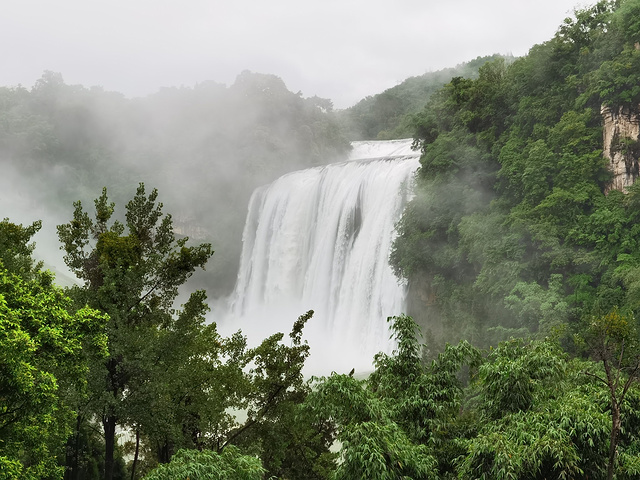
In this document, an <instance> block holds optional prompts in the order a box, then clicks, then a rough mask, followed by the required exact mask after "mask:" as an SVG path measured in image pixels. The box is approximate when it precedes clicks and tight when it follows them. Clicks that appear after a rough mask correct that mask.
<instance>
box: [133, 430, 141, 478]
mask: <svg viewBox="0 0 640 480" xmlns="http://www.w3.org/2000/svg"><path fill="white" fill-rule="evenodd" d="M139 451H140V429H139V428H136V452H135V453H134V455H133V464H132V465H131V480H135V478H136V464H137V463H138V453H139Z"/></svg>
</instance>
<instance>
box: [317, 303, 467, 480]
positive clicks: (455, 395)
mask: <svg viewBox="0 0 640 480" xmlns="http://www.w3.org/2000/svg"><path fill="white" fill-rule="evenodd" d="M388 320H389V322H391V330H392V332H393V336H394V339H395V341H396V342H397V348H396V350H394V352H393V353H392V355H386V354H379V355H377V356H376V358H375V364H376V370H375V371H374V372H373V373H372V374H371V376H370V377H369V379H368V380H367V381H363V380H358V379H356V378H354V377H353V376H351V375H338V374H335V373H334V374H332V375H331V376H330V377H328V378H326V379H321V380H320V381H319V382H318V384H317V386H316V388H315V389H314V391H313V392H312V393H311V394H309V397H308V400H307V402H306V404H307V406H308V408H310V409H311V410H312V411H313V412H315V414H316V415H317V416H318V417H319V418H323V419H325V420H327V421H330V422H331V423H333V424H334V426H335V429H336V438H337V440H338V441H339V442H340V444H341V450H340V462H338V465H337V466H336V467H335V473H334V478H341V479H356V478H375V479H395V478H444V476H446V475H447V474H449V473H450V472H451V471H452V470H453V468H454V467H453V462H454V459H455V458H456V457H458V456H460V454H461V451H460V449H459V448H457V447H456V445H454V444H455V443H456V442H457V440H456V439H455V434H453V432H456V428H455V418H456V416H457V415H458V413H459V411H460V409H461V406H462V393H463V391H462V384H461V381H460V379H459V378H458V376H459V375H460V371H461V369H462V367H463V366H464V365H469V364H475V363H476V362H477V360H479V354H478V352H477V351H476V350H475V349H474V348H473V347H471V346H470V345H469V344H468V343H466V342H462V343H460V344H459V345H456V346H447V348H446V349H445V351H444V352H442V354H440V355H438V357H437V358H436V359H435V360H433V361H432V362H431V363H430V364H428V365H425V364H424V362H423V358H422V353H423V346H422V345H421V344H420V343H419V342H418V333H417V332H418V327H417V325H416V324H415V322H414V321H413V319H412V318H411V317H408V316H406V315H401V316H399V317H391V318H389V319H388Z"/></svg>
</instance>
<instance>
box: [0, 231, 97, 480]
mask: <svg viewBox="0 0 640 480" xmlns="http://www.w3.org/2000/svg"><path fill="white" fill-rule="evenodd" d="M39 226H40V224H39V222H36V223H34V224H32V225H30V226H28V227H23V226H22V225H16V224H13V223H11V222H9V221H8V220H6V219H5V220H3V221H2V222H0V446H1V448H0V477H1V478H25V479H48V478H59V476H60V475H61V473H62V472H61V468H60V467H59V466H58V464H57V458H56V457H57V456H59V455H61V454H62V453H63V446H64V442H65V439H66V437H67V435H68V433H69V431H70V430H71V426H72V423H73V416H72V410H71V409H72V407H73V401H74V399H76V398H78V397H80V396H82V394H83V393H84V386H85V384H86V375H87V359H88V358H89V354H90V352H93V354H94V355H97V356H100V353H101V352H104V351H105V346H106V345H105V344H106V342H105V338H104V336H103V335H102V332H101V327H102V325H103V324H104V320H105V319H104V316H101V315H99V314H98V312H96V311H95V310H91V309H89V308H83V309H80V310H78V311H74V309H73V305H72V301H71V299H70V298H68V297H67V296H66V295H65V294H64V292H63V291H62V290H61V289H60V288H59V287H56V286H55V285H53V275H51V273H50V272H46V271H42V270H40V267H39V265H38V264H37V263H35V262H34V261H33V258H32V257H31V252H32V251H33V244H29V241H30V240H31V237H32V236H33V235H34V234H35V233H36V232H37V231H38V229H39Z"/></svg>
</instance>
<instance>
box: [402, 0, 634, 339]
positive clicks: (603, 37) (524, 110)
mask: <svg viewBox="0 0 640 480" xmlns="http://www.w3.org/2000/svg"><path fill="white" fill-rule="evenodd" d="M639 9H640V3H638V2H637V1H632V0H628V1H626V2H621V5H619V6H618V2H600V3H598V4H596V5H595V6H593V7H591V8H588V9H586V10H582V11H579V12H577V14H576V17H575V18H574V19H567V20H566V21H565V22H564V23H563V25H562V26H561V27H560V28H559V30H558V32H557V34H556V36H555V37H554V38H553V39H551V40H550V41H548V42H546V43H544V44H542V45H537V46H535V47H534V48H533V49H531V51H530V52H529V54H528V55H527V56H526V57H523V58H520V59H518V60H516V61H515V62H513V63H512V64H510V65H507V64H505V62H503V61H501V60H498V61H495V62H492V63H488V64H486V65H484V66H483V67H481V68H480V75H479V77H478V78H477V79H475V80H470V79H463V78H455V79H454V80H453V81H452V82H451V83H449V84H448V85H447V86H446V87H445V88H444V89H443V90H441V91H440V92H438V94H437V95H435V96H433V97H432V98H431V101H430V103H429V105H428V106H427V107H426V108H425V109H424V110H423V111H422V112H421V113H420V114H419V115H418V116H416V117H415V125H416V129H417V137H416V143H417V145H418V146H419V147H420V148H421V151H422V158H421V168H420V170H419V174H418V176H417V187H416V197H415V198H414V200H413V201H412V202H411V203H410V204H409V205H408V207H407V209H406V211H405V212H404V215H403V218H402V220H401V222H400V224H399V233H400V235H399V238H398V240H397V241H396V242H395V245H394V250H393V253H392V255H391V260H392V264H393V266H394V268H395V269H396V272H397V273H398V274H399V275H401V276H403V277H405V278H408V279H409V282H410V284H411V285H412V288H413V291H414V293H415V292H418V291H421V292H423V296H424V297H426V299H425V301H424V302H419V304H418V306H417V307H415V313H416V314H417V315H418V316H419V317H420V318H417V319H418V320H419V321H420V323H424V324H427V323H428V324H430V325H438V327H437V328H435V327H434V328H433V329H432V334H433V335H434V336H435V337H436V338H437V339H438V341H441V340H442V339H447V340H456V339H460V338H464V339H467V340H469V341H472V342H473V343H474V344H476V345H483V346H487V345H489V344H495V343H496V341H498V340H500V339H506V338H508V337H509V336H511V335H524V334H529V333H535V334H539V335H546V334H549V333H551V332H554V331H562V332H563V335H564V336H565V337H566V336H569V335H570V334H571V333H572V332H576V331H579V330H580V329H581V324H582V322H583V321H584V320H585V319H586V318H589V316H591V315H602V314H606V313H608V312H609V311H611V310H612V309H613V308H614V307H618V308H619V309H620V311H623V312H626V314H630V315H636V314H638V313H639V312H638V308H639V307H640V304H639V303H638V298H637V288H638V273H639V272H640V270H638V268H639V265H640V264H639V261H640V256H639V255H640V249H639V248H638V247H639V245H638V219H639V217H638V215H639V212H638V208H637V206H638V202H639V200H638V198H639V195H640V190H639V189H638V187H636V186H633V187H632V188H630V189H629V190H628V192H626V193H623V192H619V191H611V192H610V193H608V194H606V195H605V193H604V192H605V189H606V188H605V187H606V186H607V184H608V182H609V180H610V175H611V174H610V172H609V170H608V168H607V160H606V159H605V158H604V157H603V152H602V149H603V133H602V124H603V117H602V115H601V108H602V106H603V105H604V106H607V107H610V108H612V109H614V111H615V110H617V109H618V108H620V107H622V108H624V109H626V111H628V112H632V113H637V112H638V108H639V107H638V105H639V104H640V90H639V89H638V85H640V69H638V68H637V66H636V65H637V63H636V62H638V61H640V60H639V59H640V50H638V48H637V45H638V43H637V42H638V40H640V29H639V26H638V22H637V18H638V12H639V11H640V10H639ZM628 140H629V146H628V147H621V148H628V149H629V150H630V151H633V144H635V143H634V142H636V141H637V139H635V140H634V139H628ZM635 155H636V156H637V153H636V154H635ZM425 291H426V292H428V295H425V294H424V292H425ZM423 304H428V306H427V307H426V308H425V309H424V310H422V311H420V305H423Z"/></svg>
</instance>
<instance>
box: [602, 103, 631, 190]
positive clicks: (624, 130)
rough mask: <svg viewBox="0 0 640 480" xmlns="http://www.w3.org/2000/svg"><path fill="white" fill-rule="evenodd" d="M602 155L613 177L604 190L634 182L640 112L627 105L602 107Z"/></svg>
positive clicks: (629, 184) (620, 188) (622, 187)
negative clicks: (617, 107) (616, 107)
mask: <svg viewBox="0 0 640 480" xmlns="http://www.w3.org/2000/svg"><path fill="white" fill-rule="evenodd" d="M601 113H602V117H603V119H604V126H603V154H604V156H605V157H606V158H607V159H608V160H609V169H610V170H611V172H612V173H613V179H612V180H611V183H610V184H609V185H608V186H607V188H606V190H605V193H609V192H610V191H611V190H620V191H621V192H624V191H625V189H626V188H627V187H629V186H631V185H633V183H634V182H635V181H636V179H637V178H638V175H639V166H638V157H639V156H640V148H639V142H638V141H639V140H640V115H639V114H638V113H636V112H634V111H632V110H631V109H629V108H625V107H620V108H619V109H617V110H612V109H611V108H609V107H605V106H604V105H603V106H602V109H601Z"/></svg>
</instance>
